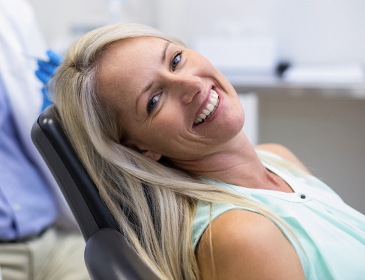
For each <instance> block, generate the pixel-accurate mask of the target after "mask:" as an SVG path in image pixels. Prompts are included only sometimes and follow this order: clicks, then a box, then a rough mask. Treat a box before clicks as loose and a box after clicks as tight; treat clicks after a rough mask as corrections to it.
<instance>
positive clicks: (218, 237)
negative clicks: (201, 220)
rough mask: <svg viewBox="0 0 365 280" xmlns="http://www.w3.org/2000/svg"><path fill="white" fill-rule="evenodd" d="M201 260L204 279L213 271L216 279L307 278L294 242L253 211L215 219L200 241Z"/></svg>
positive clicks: (234, 212)
mask: <svg viewBox="0 0 365 280" xmlns="http://www.w3.org/2000/svg"><path fill="white" fill-rule="evenodd" d="M197 259H198V264H199V267H200V269H201V272H202V275H203V279H210V277H211V276H212V273H213V270H214V273H215V275H216V276H218V277H217V278H216V279H227V278H228V279H236V278H237V276H238V275H239V277H242V278H250V277H253V276H255V277H258V278H260V279H266V278H268V277H269V278H270V279H303V271H302V269H301V264H300V260H299V257H298V255H297V254H296V252H295V250H294V248H293V247H292V246H291V244H290V242H289V241H288V240H287V239H286V238H285V236H284V235H283V234H282V232H281V231H280V229H279V228H278V227H277V226H276V225H275V224H274V223H273V222H272V221H271V220H269V219H268V218H266V217H264V216H263V215H260V214H257V213H254V212H251V211H242V210H231V211H228V212H226V213H224V214H222V215H221V216H219V217H218V218H217V219H215V220H214V221H213V222H212V223H211V225H210V226H209V227H208V229H207V230H206V231H205V233H204V234H203V236H202V239H201V240H200V242H199V246H198V248H197ZM263 268H264V269H263ZM298 276H300V277H298Z"/></svg>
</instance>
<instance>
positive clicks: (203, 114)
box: [194, 90, 219, 124]
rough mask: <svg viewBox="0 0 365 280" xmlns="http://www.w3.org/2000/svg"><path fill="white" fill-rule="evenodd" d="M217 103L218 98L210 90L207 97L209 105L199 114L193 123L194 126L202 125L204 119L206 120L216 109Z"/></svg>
mask: <svg viewBox="0 0 365 280" xmlns="http://www.w3.org/2000/svg"><path fill="white" fill-rule="evenodd" d="M218 103H219V96H218V94H217V93H216V92H215V91H214V90H211V92H210V96H209V103H208V104H207V106H206V107H205V109H204V110H203V111H202V112H201V113H200V115H199V117H198V118H197V119H196V120H195V121H194V124H199V123H202V122H203V121H204V120H205V119H207V118H208V117H209V116H210V115H211V114H212V113H213V112H214V111H215V109H216V108H217V106H218Z"/></svg>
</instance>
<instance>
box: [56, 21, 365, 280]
mask: <svg viewBox="0 0 365 280" xmlns="http://www.w3.org/2000/svg"><path fill="white" fill-rule="evenodd" d="M53 92H54V97H55V103H56V106H57V108H58V110H59V113H60V116H61V119H62V122H63V124H64V127H65V130H66V132H67V134H68V136H69V137H70V139H71V141H72V143H73V146H74V148H75V150H76V151H77V153H78V155H79V157H80V158H81V160H82V162H83V163H84V165H85V167H86V168H87V170H88V171H89V173H90V174H91V176H92V178H93V180H94V181H95V183H96V185H97V187H98V190H99V192H100V194H101V196H102V197H103V199H104V201H105V202H106V204H107V205H108V207H109V208H110V210H111V212H112V213H113V215H114V217H115V219H116V221H117V222H118V223H119V225H120V228H121V229H122V230H123V231H124V234H125V236H126V237H127V239H128V240H129V242H130V244H131V245H132V246H133V248H135V250H136V251H137V253H138V254H139V255H140V257H141V258H142V259H143V260H144V262H145V263H146V264H147V265H148V266H149V267H150V268H151V269H152V270H153V271H154V272H155V273H156V274H157V275H158V276H159V277H160V278H161V279H242V278H248V279H251V278H257V279H268V278H270V279H304V278H307V279H356V277H357V276H358V275H363V274H364V272H365V270H364V266H363V265H362V261H361V260H362V259H363V257H364V256H365V217H364V216H363V215H362V214H360V213H358V212H356V211H355V210H354V209H352V208H351V207H350V206H348V205H346V204H345V203H344V202H343V201H342V200H341V199H340V198H339V197H338V195H337V194H335V193H334V192H333V191H332V190H331V189H330V188H329V187H328V186H327V185H325V184H324V183H323V182H321V181H320V180H318V179H317V178H315V177H314V176H312V175H311V174H309V173H308V171H307V169H306V168H305V167H304V166H303V165H302V164H301V163H300V161H299V160H298V159H297V158H296V157H295V156H294V155H293V154H292V153H291V152H290V151H288V150H287V149H286V148H284V147H282V146H280V145H273V144H268V145H264V146H260V147H258V148H256V149H255V148H254V147H253V146H252V145H251V144H250V143H249V141H248V139H247V137H246V136H245V134H244V132H243V131H242V126H243V125H244V121H245V116H244V111H243V109H242V107H241V104H240V102H239V99H238V96H237V94H236V92H235V90H234V88H233V87H232V85H231V84H230V82H229V81H228V80H227V79H226V78H225V77H224V76H223V75H222V74H221V73H220V72H219V71H218V70H217V69H216V68H215V67H214V66H213V65H212V64H211V63H210V62H209V61H208V60H207V59H205V58H204V57H202V56H201V55H200V54H198V53H196V52H195V51H193V50H191V49H189V48H187V47H186V46H184V44H182V43H181V42H180V41H178V40H176V39H174V38H171V37H169V36H166V35H164V34H162V33H160V32H159V31H157V30H155V29H153V28H151V27H147V26H143V25H139V24H126V25H123V24H121V25H111V26H106V27H103V28H100V29H97V30H94V31H92V32H90V33H88V34H86V35H85V36H83V37H82V38H80V40H78V41H77V42H76V43H75V44H74V45H73V46H71V48H70V49H69V51H68V53H67V54H66V56H65V58H64V62H63V64H62V65H61V66H60V67H59V69H58V71H57V73H56V75H55V77H54V79H53ZM120 205H122V206H123V207H122V209H121V207H120ZM324 238H325V239H326V242H323V239H324ZM339 239H341V240H343V242H341V243H339V242H337V241H338V240H339ZM342 244H346V245H342Z"/></svg>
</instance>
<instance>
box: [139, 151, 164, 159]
mask: <svg viewBox="0 0 365 280" xmlns="http://www.w3.org/2000/svg"><path fill="white" fill-rule="evenodd" d="M142 154H143V155H145V156H146V157H149V158H151V159H153V160H154V161H159V160H160V159H161V155H160V154H158V153H155V152H151V151H142Z"/></svg>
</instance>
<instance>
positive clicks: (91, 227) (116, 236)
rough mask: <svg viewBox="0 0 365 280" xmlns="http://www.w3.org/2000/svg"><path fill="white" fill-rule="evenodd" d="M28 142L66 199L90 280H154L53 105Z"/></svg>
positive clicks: (36, 126)
mask: <svg viewBox="0 0 365 280" xmlns="http://www.w3.org/2000/svg"><path fill="white" fill-rule="evenodd" d="M32 140H33V143H34V145H35V146H36V147H37V149H38V151H39V152H40V154H41V155H42V157H43V159H44V161H45V162H46V164H47V166H48V168H49V169H50V171H51V172H52V174H53V176H54V178H55V179H56V181H57V183H58V185H59V187H60V189H61V191H62V193H63V195H64V196H65V198H66V201H67V203H68V205H69V206H70V208H71V210H72V212H73V214H74V216H75V218H76V220H77V222H78V224H79V226H80V229H81V232H82V234H83V236H84V239H85V241H86V247H85V255H84V257H85V263H86V266H87V269H88V271H89V274H90V277H91V278H92V279H102V280H103V279H105V280H119V279H141V280H144V279H146V280H147V279H148V280H153V279H158V278H157V277H156V276H155V274H153V273H152V271H151V270H150V269H149V268H148V267H147V266H146V265H145V264H144V263H143V262H142V260H141V259H140V258H139V257H138V255H137V254H136V252H135V251H134V250H133V249H132V248H131V247H130V246H129V245H128V244H127V242H126V240H125V238H124V236H123V235H122V233H121V232H120V231H119V229H118V227H117V225H116V223H115V221H114V219H113V217H112V215H111V213H110V212H109V209H108V208H107V207H106V205H105V204H104V202H103V201H102V199H101V197H100V196H99V193H98V190H97V188H96V186H95V184H94V183H93V181H92V180H91V178H90V176H89V175H88V173H87V171H86V170H85V168H84V167H83V165H82V164H81V162H80V160H79V159H78V157H77V155H76V153H75V151H74V149H73V148H72V146H71V144H70V142H69V140H68V138H67V136H66V134H65V133H64V131H63V129H62V126H61V122H60V120H59V118H58V114H57V110H56V107H55V106H54V105H52V106H50V107H48V108H47V109H46V110H45V111H43V112H42V113H41V114H40V116H39V117H38V119H37V121H36V122H35V123H34V125H33V128H32Z"/></svg>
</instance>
